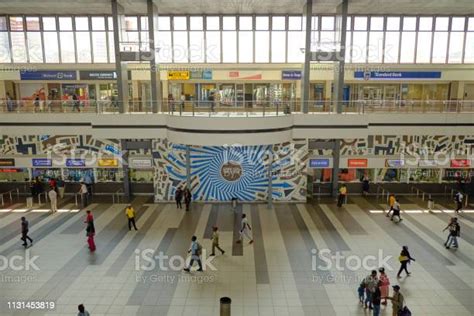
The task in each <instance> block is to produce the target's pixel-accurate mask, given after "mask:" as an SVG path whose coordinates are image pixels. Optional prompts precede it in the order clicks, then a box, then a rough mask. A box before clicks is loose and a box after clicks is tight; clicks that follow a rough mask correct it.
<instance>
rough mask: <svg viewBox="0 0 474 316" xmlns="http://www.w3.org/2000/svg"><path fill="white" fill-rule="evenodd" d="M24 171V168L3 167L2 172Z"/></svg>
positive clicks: (0, 170)
mask: <svg viewBox="0 0 474 316" xmlns="http://www.w3.org/2000/svg"><path fill="white" fill-rule="evenodd" d="M18 172H23V169H19V168H1V169H0V173H18Z"/></svg>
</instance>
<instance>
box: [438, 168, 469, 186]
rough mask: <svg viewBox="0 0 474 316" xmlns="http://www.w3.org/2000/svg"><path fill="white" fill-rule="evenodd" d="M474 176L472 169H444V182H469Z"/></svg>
mask: <svg viewBox="0 0 474 316" xmlns="http://www.w3.org/2000/svg"><path fill="white" fill-rule="evenodd" d="M473 176H474V169H444V170H443V181H444V182H464V183H471V179H472V177H473Z"/></svg>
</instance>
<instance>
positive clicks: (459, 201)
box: [454, 191, 464, 214]
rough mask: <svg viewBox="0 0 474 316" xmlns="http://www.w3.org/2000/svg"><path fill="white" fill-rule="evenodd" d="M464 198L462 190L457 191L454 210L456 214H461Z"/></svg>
mask: <svg viewBox="0 0 474 316" xmlns="http://www.w3.org/2000/svg"><path fill="white" fill-rule="evenodd" d="M463 198H464V195H463V194H462V193H461V191H458V193H456V195H455V196H454V202H455V203H456V209H455V210H454V212H455V213H456V214H459V212H461V211H462V200H463Z"/></svg>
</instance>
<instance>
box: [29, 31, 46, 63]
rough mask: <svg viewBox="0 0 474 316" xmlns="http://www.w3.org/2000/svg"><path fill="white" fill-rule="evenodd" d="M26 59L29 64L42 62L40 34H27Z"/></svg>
mask: <svg viewBox="0 0 474 316" xmlns="http://www.w3.org/2000/svg"><path fill="white" fill-rule="evenodd" d="M27 39H28V57H29V62H30V63H42V62H43V45H42V41H41V33H40V32H28V33H27Z"/></svg>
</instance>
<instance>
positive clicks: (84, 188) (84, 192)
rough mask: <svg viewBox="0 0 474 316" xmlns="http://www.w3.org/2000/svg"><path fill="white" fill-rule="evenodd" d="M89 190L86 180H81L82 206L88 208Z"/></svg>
mask: <svg viewBox="0 0 474 316" xmlns="http://www.w3.org/2000/svg"><path fill="white" fill-rule="evenodd" d="M88 192H89V191H88V190H87V186H86V184H85V183H84V182H81V188H80V189H79V194H80V195H81V204H82V205H81V206H82V208H86V206H87V204H88V203H87V200H88Z"/></svg>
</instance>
